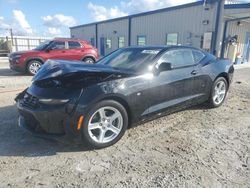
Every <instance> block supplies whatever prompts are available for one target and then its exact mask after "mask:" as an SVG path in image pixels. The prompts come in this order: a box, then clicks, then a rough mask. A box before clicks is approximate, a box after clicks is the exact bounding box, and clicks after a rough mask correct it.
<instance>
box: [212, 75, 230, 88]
mask: <svg viewBox="0 0 250 188" xmlns="http://www.w3.org/2000/svg"><path fill="white" fill-rule="evenodd" d="M219 77H223V78H225V79H226V81H227V85H228V87H229V78H228V75H227V73H225V72H223V73H220V74H219V75H218V76H217V77H216V78H215V80H217V79H218V78H219Z"/></svg>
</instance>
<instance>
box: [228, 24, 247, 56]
mask: <svg viewBox="0 0 250 188" xmlns="http://www.w3.org/2000/svg"><path fill="white" fill-rule="evenodd" d="M241 24H242V25H240V26H238V25H237V21H236V22H231V23H229V25H228V33H227V36H229V35H230V36H234V35H238V36H239V38H238V41H239V44H238V47H237V52H239V53H241V54H242V55H243V51H244V47H245V43H246V33H247V32H250V23H248V22H243V21H242V22H241Z"/></svg>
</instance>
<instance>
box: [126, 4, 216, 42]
mask: <svg viewBox="0 0 250 188" xmlns="http://www.w3.org/2000/svg"><path fill="white" fill-rule="evenodd" d="M207 6H208V8H210V10H204V7H203V6H202V5H201V6H194V7H189V8H183V9H180V10H174V11H169V12H162V13H156V14H152V15H146V16H140V17H135V18H132V41H131V44H132V45H136V44H137V35H146V43H147V44H154V45H164V44H166V34H167V33H178V43H179V44H182V45H191V46H195V47H200V46H201V37H202V36H203V35H204V32H211V31H213V30H214V23H215V15H216V14H215V11H216V8H215V6H214V5H207ZM203 20H209V24H208V25H203V24H202V21H203Z"/></svg>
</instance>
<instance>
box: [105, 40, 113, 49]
mask: <svg viewBox="0 0 250 188" xmlns="http://www.w3.org/2000/svg"><path fill="white" fill-rule="evenodd" d="M106 48H108V49H110V48H112V42H111V39H106Z"/></svg>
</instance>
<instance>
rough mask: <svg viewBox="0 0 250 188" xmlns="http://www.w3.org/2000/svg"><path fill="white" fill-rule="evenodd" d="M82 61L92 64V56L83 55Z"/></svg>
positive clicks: (93, 61)
mask: <svg viewBox="0 0 250 188" xmlns="http://www.w3.org/2000/svg"><path fill="white" fill-rule="evenodd" d="M82 61H83V62H84V63H88V64H94V63H95V60H94V58H92V57H85V58H84V59H83V60H82Z"/></svg>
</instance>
